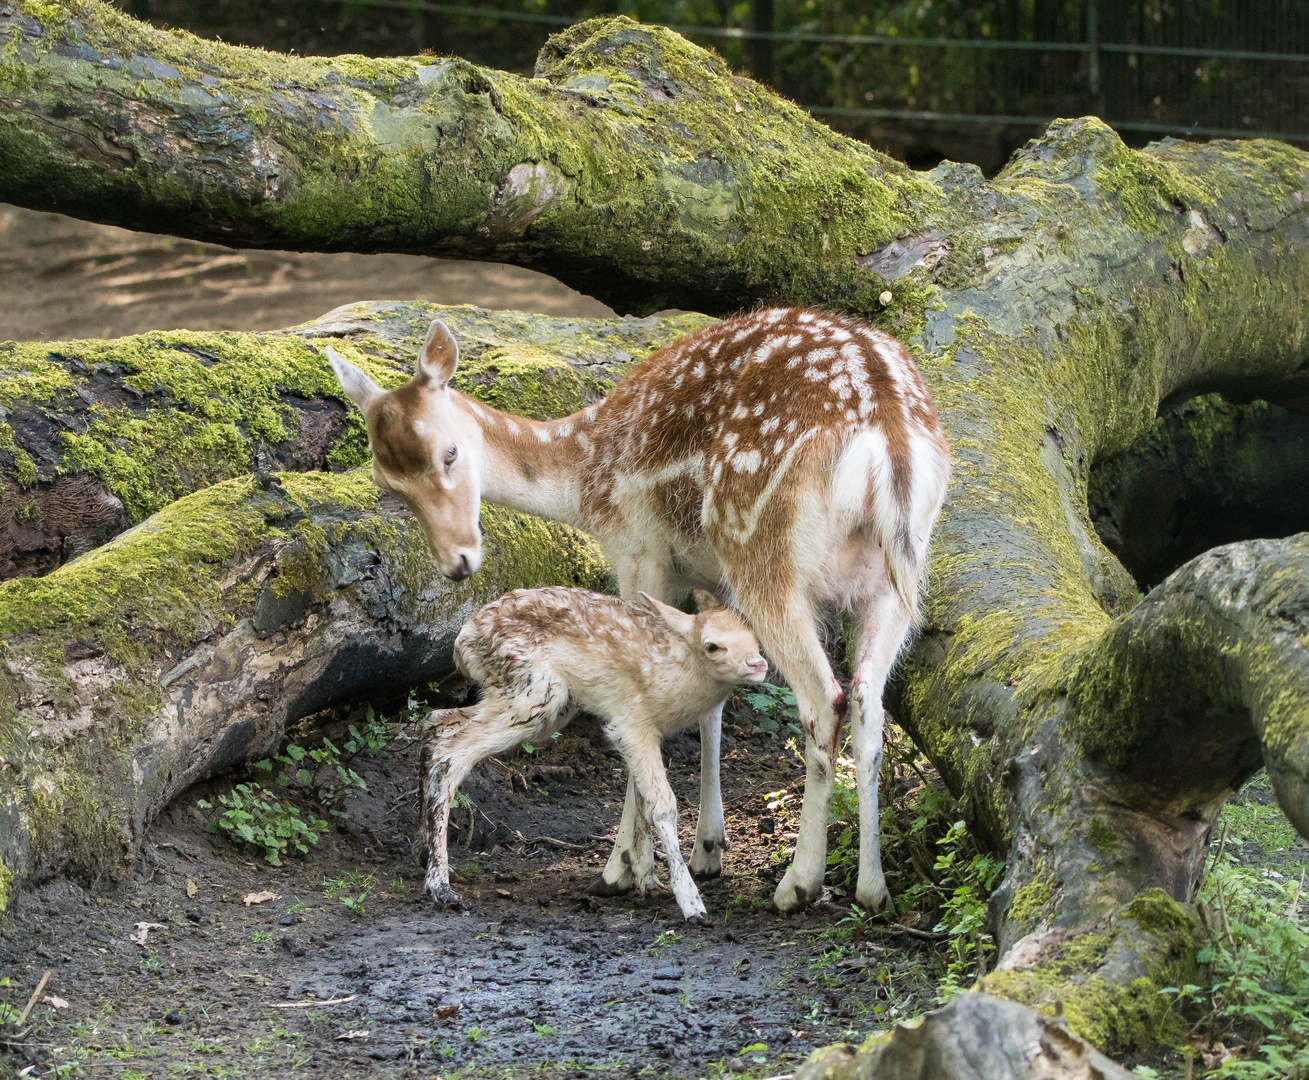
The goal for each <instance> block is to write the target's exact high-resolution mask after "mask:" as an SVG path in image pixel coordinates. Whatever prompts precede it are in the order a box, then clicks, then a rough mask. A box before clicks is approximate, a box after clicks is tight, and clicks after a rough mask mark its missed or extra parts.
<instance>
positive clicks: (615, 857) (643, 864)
mask: <svg viewBox="0 0 1309 1080" xmlns="http://www.w3.org/2000/svg"><path fill="white" fill-rule="evenodd" d="M644 807H645V800H644V799H643V798H642V797H641V793H640V792H639V791H638V790H637V788H636V782H635V780H634V778H633V777H632V770H631V768H630V767H629V768H628V770H627V795H626V797H625V798H624V799H623V819H622V821H621V822H619V825H618V835H617V836H616V837H614V849H613V851H611V852H610V853H609V861H608V862H606V863H605V868H604V872H603V873H601V875H600V876H599V877H598V878H596V879H595V880H594V881H593V882H591V884H590V886H589V887H588V888H587V892H589V893H591V894H592V895H593V896H622V895H624V894H625V893H629V892H631V891H632V890H633V889H636V890H637V891H638V892H639V893H640V895H642V896H644V895H645V894H646V893H647V892H649V891H650V890H651V889H657V888H658V887H659V877H658V875H657V874H656V873H655V865H654V846H653V845H652V844H651V842H650V825H649V822H648V821H647V820H646V816H645V809H644Z"/></svg>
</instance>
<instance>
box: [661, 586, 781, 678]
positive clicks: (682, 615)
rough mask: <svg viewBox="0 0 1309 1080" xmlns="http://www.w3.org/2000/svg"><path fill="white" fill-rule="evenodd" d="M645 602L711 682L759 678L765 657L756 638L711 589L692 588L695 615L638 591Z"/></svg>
mask: <svg viewBox="0 0 1309 1080" xmlns="http://www.w3.org/2000/svg"><path fill="white" fill-rule="evenodd" d="M641 599H642V600H644V601H645V603H646V606H647V607H649V608H650V610H651V611H652V612H654V614H655V616H656V618H658V619H659V620H660V621H661V622H662V623H663V624H664V625H665V626H666V627H668V629H669V630H671V631H672V632H673V633H675V634H677V635H678V636H679V637H681V638H682V639H683V640H685V642H686V643H687V645H689V646H690V647H691V654H692V655H693V656H694V657H696V663H697V664H699V665H701V666H703V667H705V668H707V669H708V671H709V673H710V674H711V675H712V677H713V679H714V681H715V682H720V683H724V684H726V685H728V686H735V685H736V684H737V683H743V682H754V683H757V682H763V681H764V677H765V676H766V675H767V674H768V661H767V660H765V659H764V658H763V656H762V654H761V653H760V652H759V640H758V638H756V637H755V636H754V631H752V630H751V629H750V627H748V626H747V625H746V624H745V620H744V619H742V618H741V616H740V615H738V614H737V613H736V612H735V611H733V610H732V609H731V608H729V607H724V606H723V605H722V604H720V603H719V602H718V598H717V597H716V596H714V594H713V593H710V592H706V591H705V590H704V589H696V590H695V604H696V607H697V608H698V609H699V612H700V613H699V614H698V615H688V614H686V612H684V611H678V610H677V608H675V607H669V606H668V605H667V604H662V603H660V602H659V601H658V600H656V599H655V598H654V597H653V596H649V595H648V594H646V593H642V594H641Z"/></svg>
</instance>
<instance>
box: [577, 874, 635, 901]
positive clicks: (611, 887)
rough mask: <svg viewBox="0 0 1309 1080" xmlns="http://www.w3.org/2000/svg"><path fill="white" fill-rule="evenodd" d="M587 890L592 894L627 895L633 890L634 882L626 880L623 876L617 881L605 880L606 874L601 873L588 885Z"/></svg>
mask: <svg viewBox="0 0 1309 1080" xmlns="http://www.w3.org/2000/svg"><path fill="white" fill-rule="evenodd" d="M586 891H587V892H588V893H590V894H591V895H592V896H626V895H627V894H628V893H630V892H631V891H632V883H631V882H630V881H627V882H625V881H623V879H622V878H619V879H618V880H617V881H605V879H604V875H603V874H601V875H600V876H599V877H598V878H596V879H595V880H594V881H593V882H591V884H590V885H588V886H587V887H586Z"/></svg>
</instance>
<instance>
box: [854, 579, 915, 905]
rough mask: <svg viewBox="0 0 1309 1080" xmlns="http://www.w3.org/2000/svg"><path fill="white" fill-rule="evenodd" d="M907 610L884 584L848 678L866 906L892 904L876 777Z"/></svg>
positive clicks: (861, 898)
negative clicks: (886, 700)
mask: <svg viewBox="0 0 1309 1080" xmlns="http://www.w3.org/2000/svg"><path fill="white" fill-rule="evenodd" d="M909 629H910V621H909V615H908V613H907V612H906V611H905V609H904V605H903V604H902V603H901V601H900V598H899V597H898V596H896V594H895V593H894V591H893V590H891V589H889V588H886V589H884V590H883V591H882V592H881V593H879V594H878V595H875V596H874V597H873V599H872V600H871V601H870V602H869V604H868V606H867V608H866V609H865V611H864V612H863V616H862V619H861V620H860V627H859V644H858V651H857V652H856V654H855V662H854V678H853V679H852V680H851V682H850V735H851V742H852V743H853V745H854V759H855V782H856V784H857V785H858V790H859V879H858V881H857V883H856V885H855V902H856V903H858V904H859V906H860V907H862V908H863V909H864V910H865V911H878V910H880V909H881V908H882V907H883V906H885V907H886V908H887V909H888V910H890V911H894V910H895V905H894V903H893V902H892V900H891V895H890V893H889V892H888V891H887V888H886V878H885V877H883V875H882V850H881V822H880V819H879V815H878V791H877V780H878V775H879V774H880V773H881V770H882V729H883V722H884V719H885V713H884V711H883V709H882V693H883V690H884V689H885V687H886V679H887V676H888V674H889V673H890V671H891V667H892V665H894V663H895V658H896V656H897V655H898V654H899V652H900V649H901V647H902V646H903V645H904V641H905V638H906V637H908V635H909Z"/></svg>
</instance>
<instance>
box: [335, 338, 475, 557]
mask: <svg viewBox="0 0 1309 1080" xmlns="http://www.w3.org/2000/svg"><path fill="white" fill-rule="evenodd" d="M327 359H328V361H329V362H330V363H331V365H332V370H333V371H335V372H336V377H337V380H338V381H339V382H340V383H341V389H342V390H344V391H345V393H346V396H347V397H348V398H350V400H351V401H353V402H354V403H355V404H356V405H358V406H359V410H360V412H362V413H363V414H364V420H365V421H366V423H367V425H368V444H369V446H370V447H372V451H373V480H374V481H375V482H376V483H377V486H378V487H380V488H382V489H383V490H384V491H392V492H394V493H395V494H396V495H397V496H398V497H399V498H400V501H401V502H403V503H404V504H405V506H407V507H408V508H409V509H410V511H411V512H412V513H413V515H414V517H415V518H417V519H418V522H419V524H420V525H421V526H422V529H423V533H424V535H425V536H426V537H427V546H428V547H429V548H431V549H432V554H433V555H434V556H435V557H436V562H437V565H438V566H439V567H440V568H441V573H443V574H444V575H445V576H446V577H448V578H452V579H454V580H455V581H460V580H462V579H463V578H466V577H468V576H469V575H470V574H472V573H475V572H476V571H477V569H478V568H479V567H480V566H481V565H482V531H481V528H480V526H479V523H478V522H479V513H480V508H481V498H482V467H483V446H482V429H481V428H480V427H479V426H478V424H477V421H476V418H475V417H473V416H472V415H470V413H469V412H468V410H467V409H465V408H463V407H461V405H460V403H459V401H458V399H457V395H455V394H454V393H453V392H452V391H451V389H450V378H451V376H453V375H454V373H455V367H456V366H457V365H458V363H459V346H458V344H457V343H456V342H455V339H454V335H453V334H452V333H450V330H449V329H448V328H447V327H446V325H445V323H443V322H441V320H440V319H436V320H434V321H433V322H432V325H431V327H429V329H428V331H427V339H426V340H425V341H424V342H423V347H422V349H420V350H419V353H418V368H417V370H416V371H415V372H414V376H413V378H412V379H410V380H409V381H408V382H407V383H405V384H404V385H403V386H401V387H397V388H396V389H395V390H383V389H382V388H381V387H380V386H378V385H377V384H376V383H375V382H373V380H372V379H370V378H369V377H368V375H367V374H366V373H365V372H363V371H361V370H360V369H359V368H357V367H356V366H355V365H354V364H352V363H350V361H349V360H347V359H345V357H343V356H342V355H341V354H340V353H338V352H337V351H336V350H335V349H333V348H332V347H331V346H330V345H329V346H328V347H327Z"/></svg>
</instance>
